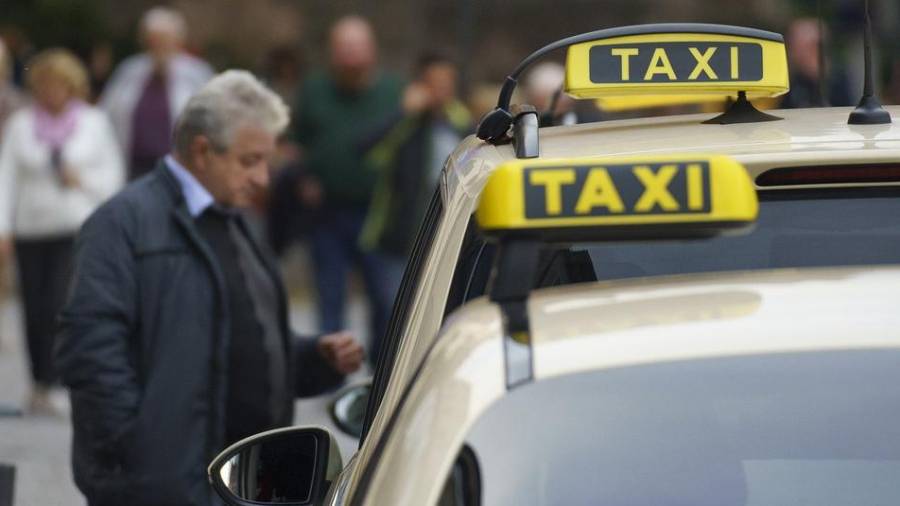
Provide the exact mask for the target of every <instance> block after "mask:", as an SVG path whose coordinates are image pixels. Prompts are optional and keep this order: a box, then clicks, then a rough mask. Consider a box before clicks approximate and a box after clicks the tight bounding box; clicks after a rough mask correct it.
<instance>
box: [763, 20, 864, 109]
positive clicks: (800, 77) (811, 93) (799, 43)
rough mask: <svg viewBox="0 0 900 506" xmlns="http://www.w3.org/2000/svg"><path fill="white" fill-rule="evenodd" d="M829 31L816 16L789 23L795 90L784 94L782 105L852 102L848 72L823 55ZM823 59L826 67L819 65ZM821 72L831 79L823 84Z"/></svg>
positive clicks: (792, 79) (792, 78)
mask: <svg viewBox="0 0 900 506" xmlns="http://www.w3.org/2000/svg"><path fill="white" fill-rule="evenodd" d="M826 35H827V34H825V33H822V30H821V28H820V24H819V20H818V19H815V18H800V19H796V20H794V21H793V22H791V24H790V26H788V29H787V34H786V35H785V45H786V46H787V52H788V68H789V69H790V83H791V91H789V92H788V93H787V94H786V95H784V98H783V99H782V101H781V105H780V107H781V108H782V109H795V108H802V107H826V106H845V105H851V104H852V102H853V99H852V97H851V94H850V89H849V83H848V78H847V75H846V73H845V72H844V71H843V69H841V68H840V67H839V66H838V65H833V64H831V65H828V64H829V63H830V62H825V61H823V59H822V58H820V57H819V52H820V50H821V44H822V40H821V39H822V37H825V36H826ZM823 63H825V64H826V65H828V66H827V68H826V69H820V68H819V67H820V65H821V64H823ZM823 70H825V71H824V72H823ZM820 76H827V81H826V82H825V83H822V84H820V82H819V81H820ZM820 87H821V89H820Z"/></svg>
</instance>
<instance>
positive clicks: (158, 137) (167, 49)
mask: <svg viewBox="0 0 900 506" xmlns="http://www.w3.org/2000/svg"><path fill="white" fill-rule="evenodd" d="M186 30H187V25H186V23H185V21H184V18H183V17H182V15H181V14H180V13H179V12H178V11H175V10H173V9H170V8H168V7H155V8H153V9H150V10H149V11H147V12H146V13H145V14H144V16H143V17H142V18H141V22H140V37H141V44H142V45H143V47H144V50H145V52H143V53H140V54H137V55H134V56H131V57H129V58H127V59H126V60H125V61H123V62H122V63H121V64H120V65H119V66H118V67H117V68H116V70H115V71H114V72H113V75H112V77H111V78H110V79H109V83H108V84H107V85H106V88H105V89H104V91H103V95H102V96H101V97H100V105H101V107H103V108H104V109H105V110H106V111H107V112H108V113H109V116H110V119H111V120H112V122H113V125H114V126H115V128H116V134H117V135H118V139H119V145H120V146H121V148H122V152H123V154H124V156H125V160H126V162H127V164H128V177H129V179H134V178H136V177H139V176H141V175H143V174H145V173H147V172H149V171H151V170H152V169H153V167H155V166H156V163H157V162H158V161H159V159H160V158H161V157H163V156H165V154H166V153H168V152H169V150H170V149H171V147H172V146H171V137H172V126H173V124H174V121H175V118H176V117H177V116H178V113H179V111H181V109H182V108H183V107H184V104H185V103H187V100H188V98H190V96H191V95H192V94H193V93H194V92H195V91H197V90H198V89H199V88H200V87H201V86H203V84H204V83H206V81H208V80H209V79H210V78H211V77H212V75H213V71H212V68H211V67H210V66H209V65H208V64H207V63H206V62H204V61H203V60H200V59H198V58H196V57H194V56H191V55H189V54H187V53H185V52H184V50H183V45H184V39H185V36H186Z"/></svg>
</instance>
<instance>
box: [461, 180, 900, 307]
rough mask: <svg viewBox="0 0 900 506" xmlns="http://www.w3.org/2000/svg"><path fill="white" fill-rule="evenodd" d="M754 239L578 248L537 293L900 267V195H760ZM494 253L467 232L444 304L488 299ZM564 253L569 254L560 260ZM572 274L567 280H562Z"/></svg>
mask: <svg viewBox="0 0 900 506" xmlns="http://www.w3.org/2000/svg"><path fill="white" fill-rule="evenodd" d="M759 201H760V207H759V218H758V220H757V222H756V224H755V225H754V227H753V229H752V230H751V231H749V233H744V234H741V235H725V236H720V237H715V238H712V239H701V240H682V241H643V242H610V243H597V244H577V245H574V246H572V247H571V248H569V249H568V250H565V249H563V250H557V251H556V254H555V255H551V256H550V259H551V262H553V264H552V265H544V266H543V267H542V268H541V269H540V270H539V275H538V279H536V281H535V287H536V288H541V287H546V286H554V285H558V284H567V283H573V282H581V281H593V280H595V279H597V280H614V279H622V278H633V277H643V276H664V275H673V274H692V273H701V272H716V271H741V270H757V269H776V268H790V267H838V266H853V265H878V264H894V263H900V188H896V187H869V188H840V189H816V190H810V189H804V190H769V191H761V192H759ZM494 252H495V247H494V245H492V244H485V243H484V242H483V240H482V239H481V237H480V234H479V233H478V231H477V230H476V228H475V227H470V230H469V231H468V232H467V238H466V241H465V244H464V245H463V248H462V251H461V252H460V257H459V262H458V263H457V268H456V272H455V274H454V280H453V284H452V285H451V288H450V297H449V299H448V304H447V312H448V313H449V312H450V311H452V310H453V309H455V308H456V307H458V306H459V305H461V304H462V303H464V302H465V301H468V300H471V299H473V298H475V297H478V296H480V295H483V294H484V291H485V289H486V287H487V282H488V279H489V277H490V272H491V266H492V265H493V262H494ZM560 253H564V255H561V254H560ZM561 271H567V272H561Z"/></svg>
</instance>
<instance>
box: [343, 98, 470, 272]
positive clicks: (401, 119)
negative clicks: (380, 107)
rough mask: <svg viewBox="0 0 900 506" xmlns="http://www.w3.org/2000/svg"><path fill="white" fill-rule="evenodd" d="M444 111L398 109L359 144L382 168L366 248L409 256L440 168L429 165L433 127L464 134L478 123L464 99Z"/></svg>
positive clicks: (362, 238)
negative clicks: (435, 114) (433, 177)
mask: <svg viewBox="0 0 900 506" xmlns="http://www.w3.org/2000/svg"><path fill="white" fill-rule="evenodd" d="M443 116H444V117H443V118H441V119H435V118H434V117H432V116H431V115H428V114H419V115H414V116H407V115H405V114H404V113H403V112H402V111H401V110H397V111H395V112H394V113H393V114H392V115H391V116H389V117H387V118H386V119H385V120H383V122H382V123H381V124H380V125H378V127H377V128H373V129H371V131H369V132H368V133H367V135H365V136H363V137H362V138H361V140H360V142H359V143H358V144H357V150H358V151H359V152H361V153H362V154H363V156H365V158H366V159H367V160H368V161H369V163H371V164H372V165H373V167H375V168H376V169H377V170H378V174H379V178H378V184H377V186H376V187H375V191H374V194H373V196H372V202H371V204H370V205H369V212H368V214H367V216H366V221H365V224H364V225H363V231H362V233H361V236H360V245H361V246H362V247H363V248H364V249H367V250H377V251H379V252H381V253H386V254H388V255H394V256H398V257H406V256H407V255H408V254H409V252H410V250H411V249H412V243H413V239H414V238H415V233H416V230H418V227H419V223H420V222H421V221H422V218H423V217H424V216H425V211H426V209H427V207H428V202H429V201H430V199H431V195H432V194H433V193H434V187H433V186H432V185H431V183H430V182H429V180H430V179H431V178H430V177H429V172H432V171H434V169H435V168H434V167H429V165H430V160H431V158H432V152H431V148H432V142H431V137H432V135H433V129H434V128H435V127H436V126H437V125H438V124H442V125H443V126H446V127H449V129H451V130H452V131H454V132H455V134H456V135H457V136H458V137H459V139H460V140H461V139H462V138H463V137H465V136H466V135H467V134H468V133H469V132H470V131H471V129H472V123H471V117H470V116H469V112H468V111H467V110H466V108H465V106H463V105H462V103H460V102H456V101H454V102H451V103H450V104H449V105H448V106H446V108H445V112H444V115H443ZM448 154H449V153H448ZM442 156H443V155H442Z"/></svg>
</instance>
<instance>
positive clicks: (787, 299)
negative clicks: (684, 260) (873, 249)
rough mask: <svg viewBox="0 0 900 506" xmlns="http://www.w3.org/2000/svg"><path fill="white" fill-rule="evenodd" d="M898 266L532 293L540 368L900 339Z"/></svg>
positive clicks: (877, 344)
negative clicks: (896, 292) (897, 288)
mask: <svg viewBox="0 0 900 506" xmlns="http://www.w3.org/2000/svg"><path fill="white" fill-rule="evenodd" d="M898 284H900V266H878V267H848V268H827V269H822V268H816V269H810V268H805V269H783V270H769V271H754V272H745V273H724V274H723V273H709V274H700V275H697V274H693V275H682V276H672V277H657V278H642V279H637V280H626V281H614V282H599V283H590V284H580V285H570V286H565V287H558V288H551V289H543V290H537V291H534V292H532V294H531V296H530V297H529V315H530V323H531V328H532V342H533V348H534V375H535V378H537V379H541V378H547V377H552V376H557V375H561V374H571V373H574V372H579V371H585V370H594V369H602V368H611V367H624V366H629V365H635V364H640V363H652V362H665V361H676V360H689V359H700V358H708V357H721V356H735V355H751V354H765V353H789V352H802V351H813V350H832V349H863V348H887V347H890V348H896V347H900V312H898V311H897V310H896V304H895V298H894V295H893V293H894V292H895V287H896V286H898Z"/></svg>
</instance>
